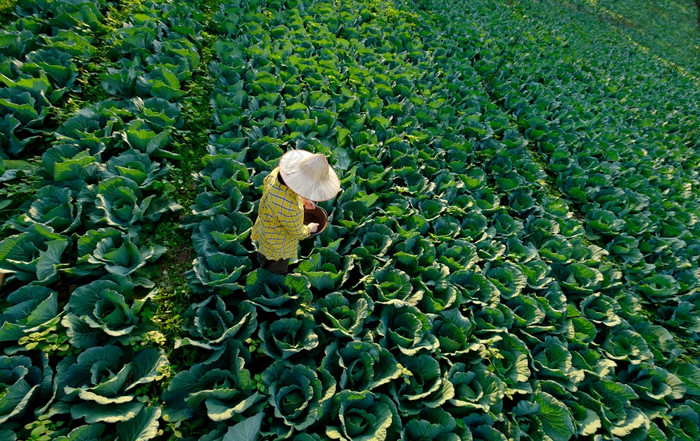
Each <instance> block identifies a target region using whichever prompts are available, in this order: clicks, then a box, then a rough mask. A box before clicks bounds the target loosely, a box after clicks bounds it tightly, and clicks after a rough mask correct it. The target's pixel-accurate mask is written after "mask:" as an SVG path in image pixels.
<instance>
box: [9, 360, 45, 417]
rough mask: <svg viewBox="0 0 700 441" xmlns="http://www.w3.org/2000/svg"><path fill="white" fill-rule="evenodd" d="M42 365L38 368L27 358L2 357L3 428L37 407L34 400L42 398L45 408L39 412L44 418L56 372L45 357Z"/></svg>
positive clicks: (37, 410) (37, 411)
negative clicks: (12, 420) (10, 421)
mask: <svg viewBox="0 0 700 441" xmlns="http://www.w3.org/2000/svg"><path fill="white" fill-rule="evenodd" d="M39 358H40V359H41V362H42V365H41V366H35V365H34V362H33V361H32V359H31V358H30V357H28V356H25V355H14V356H10V357H8V356H6V355H0V384H2V385H3V390H2V393H0V424H5V423H7V422H8V421H9V420H11V419H15V418H20V417H22V416H23V415H25V414H27V412H28V411H31V410H32V409H33V408H34V405H36V404H38V403H37V402H36V401H34V400H35V397H41V398H42V399H44V400H48V401H44V403H43V404H44V405H43V406H42V407H40V408H36V409H34V410H35V413H36V415H37V416H39V415H41V414H42V413H43V412H44V410H46V408H47V407H48V405H49V404H50V402H51V382H52V380H53V378H52V377H53V371H52V370H51V368H50V367H49V365H48V357H47V355H46V354H41V355H40V356H39Z"/></svg>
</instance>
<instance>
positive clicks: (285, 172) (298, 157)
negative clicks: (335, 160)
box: [280, 150, 340, 201]
mask: <svg viewBox="0 0 700 441" xmlns="http://www.w3.org/2000/svg"><path fill="white" fill-rule="evenodd" d="M280 174H281V175H282V179H284V182H285V183H286V184H287V187H289V188H291V189H292V191H293V192H294V193H296V194H298V195H299V196H302V197H305V198H306V199H309V200H312V201H327V200H328V199H331V198H333V197H334V196H335V195H336V194H338V192H339V191H340V179H338V175H337V174H336V173H335V170H333V168H332V167H331V166H330V165H329V164H328V160H327V159H326V157H325V156H323V155H322V154H320V153H311V152H307V151H306V150H290V151H288V152H287V153H285V154H284V155H282V158H280Z"/></svg>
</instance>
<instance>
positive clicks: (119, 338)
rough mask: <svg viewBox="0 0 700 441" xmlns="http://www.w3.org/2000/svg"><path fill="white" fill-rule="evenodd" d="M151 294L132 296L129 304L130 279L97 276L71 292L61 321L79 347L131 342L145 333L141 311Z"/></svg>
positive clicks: (72, 342)
mask: <svg viewBox="0 0 700 441" xmlns="http://www.w3.org/2000/svg"><path fill="white" fill-rule="evenodd" d="M151 295H152V294H149V295H147V296H146V297H144V298H142V299H133V300H132V301H131V305H129V304H128V303H127V298H130V297H132V296H133V287H132V285H131V283H130V282H129V280H128V279H126V278H123V277H122V278H119V277H115V280H109V279H100V280H95V281H94V282H90V283H88V284H87V285H83V286H80V287H78V288H76V289H75V291H73V292H72V293H71V295H70V299H69V300H68V304H67V305H66V307H65V311H66V315H65V316H64V317H63V320H62V321H61V323H62V324H63V326H65V327H66V328H67V333H68V338H69V339H70V342H71V344H72V345H73V346H74V347H76V348H79V349H87V348H90V347H93V346H100V345H102V344H107V343H115V342H120V343H122V344H129V343H130V342H133V341H136V339H138V338H139V335H141V334H142V333H143V329H140V328H143V325H142V324H141V319H140V317H139V313H140V312H141V310H142V308H143V307H144V305H145V304H146V303H147V302H148V300H149V299H150V297H151ZM139 330H141V332H139Z"/></svg>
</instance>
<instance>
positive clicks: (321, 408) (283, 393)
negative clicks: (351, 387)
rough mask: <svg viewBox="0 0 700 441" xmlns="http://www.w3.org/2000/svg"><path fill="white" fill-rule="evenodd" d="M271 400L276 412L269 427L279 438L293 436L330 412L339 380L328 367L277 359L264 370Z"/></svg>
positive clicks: (272, 433)
mask: <svg viewBox="0 0 700 441" xmlns="http://www.w3.org/2000/svg"><path fill="white" fill-rule="evenodd" d="M262 380H263V384H264V385H265V387H266V388H267V391H268V395H269V397H270V398H269V403H270V405H271V406H272V407H273V408H274V412H275V416H276V417H277V418H279V420H273V422H272V425H271V426H270V427H269V430H264V431H263V434H265V433H266V432H267V433H269V434H270V435H273V436H276V439H286V438H289V437H290V436H291V435H292V434H293V433H295V432H302V433H303V432H304V430H305V429H307V428H309V427H311V426H312V425H313V424H314V423H316V422H317V421H319V420H321V419H323V418H324V417H326V416H327V414H328V412H329V407H330V404H331V398H333V396H334V395H335V392H336V382H335V380H334V379H333V377H332V376H331V375H330V374H329V373H328V372H327V371H325V370H324V369H312V368H310V367H308V366H306V365H303V364H289V365H288V364H285V363H284V362H282V361H279V360H278V361H276V362H274V363H273V364H272V365H271V366H270V367H269V368H267V369H265V371H264V372H263V373H262Z"/></svg>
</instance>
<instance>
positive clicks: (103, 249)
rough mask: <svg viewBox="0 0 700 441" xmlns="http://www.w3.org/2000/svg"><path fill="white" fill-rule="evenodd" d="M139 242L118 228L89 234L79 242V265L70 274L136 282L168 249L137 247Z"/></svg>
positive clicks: (101, 229) (98, 230) (102, 229)
mask: <svg viewBox="0 0 700 441" xmlns="http://www.w3.org/2000/svg"><path fill="white" fill-rule="evenodd" d="M136 243H138V240H137V239H135V238H134V237H132V236H131V235H129V234H127V233H124V232H123V231H120V230H118V229H116V228H111V227H110V228H100V229H97V230H89V231H87V232H86V233H85V234H84V235H83V236H81V237H80V238H78V256H79V258H78V261H77V262H76V265H75V268H71V269H70V270H69V271H68V272H69V273H70V274H72V275H75V276H89V275H96V274H113V275H115V276H129V277H130V278H132V279H133V278H135V277H136V276H137V275H138V273H139V270H140V269H141V268H143V267H144V266H145V265H146V264H147V263H149V262H153V261H154V260H156V259H158V258H159V257H160V256H161V255H162V254H163V253H164V252H165V248H164V247H161V246H156V247H150V246H142V247H138V246H136Z"/></svg>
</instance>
